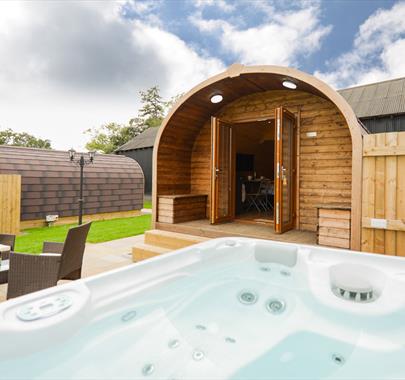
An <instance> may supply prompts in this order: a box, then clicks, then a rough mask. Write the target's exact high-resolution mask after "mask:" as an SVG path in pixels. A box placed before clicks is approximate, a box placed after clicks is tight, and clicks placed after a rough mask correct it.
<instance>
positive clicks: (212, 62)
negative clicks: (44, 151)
mask: <svg viewBox="0 0 405 380" xmlns="http://www.w3.org/2000/svg"><path fill="white" fill-rule="evenodd" d="M122 4H123V3H117V2H106V1H101V2H94V1H91V2H83V1H70V2H19V3H18V2H4V1H3V2H0V127H2V128H12V129H14V130H17V131H27V132H30V133H34V134H36V135H38V136H41V137H42V138H50V139H51V140H52V142H53V145H54V147H56V148H69V147H71V146H73V147H75V148H80V147H83V146H84V143H85V141H86V139H87V137H86V136H84V135H83V134H82V131H83V130H85V129H87V128H89V127H95V126H98V125H100V124H102V123H105V122H109V121H117V122H126V121H128V120H129V119H130V118H131V117H133V116H135V115H136V112H137V107H138V104H137V98H138V91H139V90H140V89H145V88H147V87H149V86H153V85H155V84H158V85H159V86H160V88H161V89H162V93H163V95H164V96H165V97H169V96H171V95H175V94H177V93H179V92H183V91H185V90H187V89H189V88H190V86H192V85H194V84H196V83H198V82H200V81H201V80H203V79H205V78H207V77H209V76H211V75H213V74H216V73H217V72H219V71H221V70H223V69H224V67H223V64H222V63H221V61H220V60H218V59H215V58H210V57H204V56H201V55H199V54H197V53H196V51H194V50H193V49H192V48H191V47H189V46H188V45H187V44H186V43H185V42H184V41H182V40H181V39H180V38H179V37H177V36H175V35H174V34H171V33H169V32H167V31H164V30H162V29H161V28H160V27H159V26H157V25H156V24H150V23H148V22H147V21H145V20H143V21H141V20H132V21H131V20H128V19H123V18H122V17H121V14H120V11H121V9H122V8H121V7H122ZM148 9H152V8H148V6H146V5H145V6H144V7H143V8H142V9H138V12H143V13H144V14H145V13H147V12H148Z"/></svg>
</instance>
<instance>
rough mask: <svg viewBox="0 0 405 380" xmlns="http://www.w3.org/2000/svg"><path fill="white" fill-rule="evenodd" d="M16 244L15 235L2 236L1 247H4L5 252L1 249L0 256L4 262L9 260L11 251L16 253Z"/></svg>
mask: <svg viewBox="0 0 405 380" xmlns="http://www.w3.org/2000/svg"><path fill="white" fill-rule="evenodd" d="M14 244H15V235H11V234H0V246H3V247H4V250H3V249H0V255H1V259H2V260H7V259H8V257H9V254H10V251H14ZM7 247H9V248H7Z"/></svg>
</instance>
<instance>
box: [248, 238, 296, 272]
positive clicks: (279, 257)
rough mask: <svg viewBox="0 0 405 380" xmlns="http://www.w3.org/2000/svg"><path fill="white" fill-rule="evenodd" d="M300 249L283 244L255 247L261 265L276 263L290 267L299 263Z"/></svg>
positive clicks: (256, 257)
mask: <svg viewBox="0 0 405 380" xmlns="http://www.w3.org/2000/svg"><path fill="white" fill-rule="evenodd" d="M297 251H298V247H294V246H292V247H291V246H286V245H283V244H277V243H275V244H273V245H271V246H269V245H267V244H266V245H261V244H258V245H257V246H256V247H255V259H256V260H257V261H259V262H261V263H276V264H282V265H286V266H289V267H293V266H295V264H296V263H297Z"/></svg>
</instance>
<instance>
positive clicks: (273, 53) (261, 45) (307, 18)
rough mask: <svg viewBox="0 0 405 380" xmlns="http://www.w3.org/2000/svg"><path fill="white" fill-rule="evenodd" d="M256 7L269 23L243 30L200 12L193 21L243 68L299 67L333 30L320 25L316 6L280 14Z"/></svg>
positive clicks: (313, 4)
mask: <svg viewBox="0 0 405 380" xmlns="http://www.w3.org/2000/svg"><path fill="white" fill-rule="evenodd" d="M253 4H254V6H256V7H257V9H258V11H262V12H265V13H266V14H269V15H268V16H269V17H267V19H268V21H267V22H266V23H263V24H260V25H258V26H254V27H250V28H245V29H241V28H238V27H237V26H235V25H233V24H231V23H230V22H228V21H227V20H224V19H205V18H203V16H202V13H201V12H196V13H195V14H194V15H193V16H191V17H190V21H191V22H192V23H193V24H194V25H195V26H197V27H198V29H199V30H200V31H201V32H206V33H212V34H213V35H215V34H218V36H219V39H220V42H221V45H222V47H223V49H224V50H225V51H227V52H229V53H231V54H232V55H233V57H234V59H236V60H238V61H240V62H242V63H244V64H275V65H285V66H289V65H294V66H299V58H301V57H304V56H307V55H310V54H312V53H314V52H315V51H317V50H318V49H319V48H320V46H321V41H322V39H323V38H324V37H325V36H326V35H327V34H329V33H330V31H331V29H332V27H331V26H323V25H321V22H320V6H319V5H318V4H317V3H312V2H311V3H308V2H303V3H302V4H301V5H302V7H301V8H298V9H294V10H289V11H286V10H278V11H277V12H275V11H274V8H273V6H271V5H269V4H268V5H267V6H266V7H263V6H262V5H264V4H263V3H261V2H259V3H253ZM258 5H261V6H260V7H259V6H258ZM270 15H271V17H270Z"/></svg>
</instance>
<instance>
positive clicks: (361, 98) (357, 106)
mask: <svg viewBox="0 0 405 380" xmlns="http://www.w3.org/2000/svg"><path fill="white" fill-rule="evenodd" d="M338 92H339V93H340V94H341V95H342V96H343V97H344V98H345V99H346V101H347V102H348V103H349V104H350V106H351V107H352V108H353V111H354V113H355V114H356V116H357V117H358V118H359V119H360V120H361V122H362V123H363V124H364V125H365V127H366V128H367V129H368V131H369V132H370V133H383V132H401V131H405V78H398V79H392V80H388V81H384V82H378V83H372V84H367V85H364V86H356V87H352V88H347V89H343V90H339V91H338Z"/></svg>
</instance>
